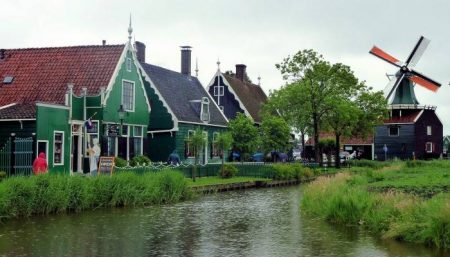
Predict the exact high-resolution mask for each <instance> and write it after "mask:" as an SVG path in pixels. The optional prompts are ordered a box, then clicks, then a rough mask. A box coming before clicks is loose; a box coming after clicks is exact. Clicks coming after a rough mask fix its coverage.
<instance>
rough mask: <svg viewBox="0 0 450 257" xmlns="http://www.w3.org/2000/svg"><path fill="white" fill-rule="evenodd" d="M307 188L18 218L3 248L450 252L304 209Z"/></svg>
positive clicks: (423, 255) (93, 252) (21, 252)
mask: <svg viewBox="0 0 450 257" xmlns="http://www.w3.org/2000/svg"><path fill="white" fill-rule="evenodd" d="M301 196H302V192H301V187H298V186H296V187H289V188H278V189H259V190H247V191H236V192H229V193H223V194H216V195H210V196H204V197H200V198H198V199H196V200H193V201H188V202H183V203H179V204H175V205H170V206H159V207H148V208H135V209H127V208H125V209H107V210H104V209H103V210H96V211H89V212H84V213H81V214H70V215H52V216H47V217H33V218H30V219H25V220H23V219H22V220H12V221H8V222H7V223H6V224H3V225H0V256H314V257H319V256H355V257H356V256H357V257H361V256H362V257H366V256H411V257H416V256H420V257H427V256H433V257H434V256H447V255H446V253H443V252H439V251H437V250H431V249H428V248H425V247H422V246H418V245H413V244H406V243H398V242H395V241H392V240H377V239H375V238H374V237H372V236H370V235H369V234H367V233H365V232H364V231H362V230H358V229H355V228H354V227H351V228H350V227H339V226H334V225H330V224H328V223H326V222H324V221H321V220H319V219H315V218H312V217H309V216H307V215H304V214H303V213H302V211H301V210H300V207H299V202H300V199H301ZM447 254H448V253H447Z"/></svg>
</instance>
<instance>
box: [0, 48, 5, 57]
mask: <svg viewBox="0 0 450 257" xmlns="http://www.w3.org/2000/svg"><path fill="white" fill-rule="evenodd" d="M3 59H5V49H0V60H3Z"/></svg>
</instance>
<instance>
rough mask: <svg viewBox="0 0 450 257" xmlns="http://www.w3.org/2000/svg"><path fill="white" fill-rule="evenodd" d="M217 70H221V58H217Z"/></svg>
mask: <svg viewBox="0 0 450 257" xmlns="http://www.w3.org/2000/svg"><path fill="white" fill-rule="evenodd" d="M217 70H219V71H220V60H219V58H217Z"/></svg>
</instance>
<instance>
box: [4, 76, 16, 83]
mask: <svg viewBox="0 0 450 257" xmlns="http://www.w3.org/2000/svg"><path fill="white" fill-rule="evenodd" d="M13 80H14V77H13V76H5V77H4V78H3V84H11V83H12V82H13Z"/></svg>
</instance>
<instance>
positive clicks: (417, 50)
mask: <svg viewBox="0 0 450 257" xmlns="http://www.w3.org/2000/svg"><path fill="white" fill-rule="evenodd" d="M429 43H430V40H429V39H427V38H425V37H424V36H421V37H420V38H419V41H418V42H417V44H416V46H415V47H414V49H413V50H412V52H411V54H409V57H408V59H406V66H408V68H413V67H414V66H416V64H417V62H418V61H419V60H420V57H422V55H423V52H425V49H427V47H428V44H429Z"/></svg>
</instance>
